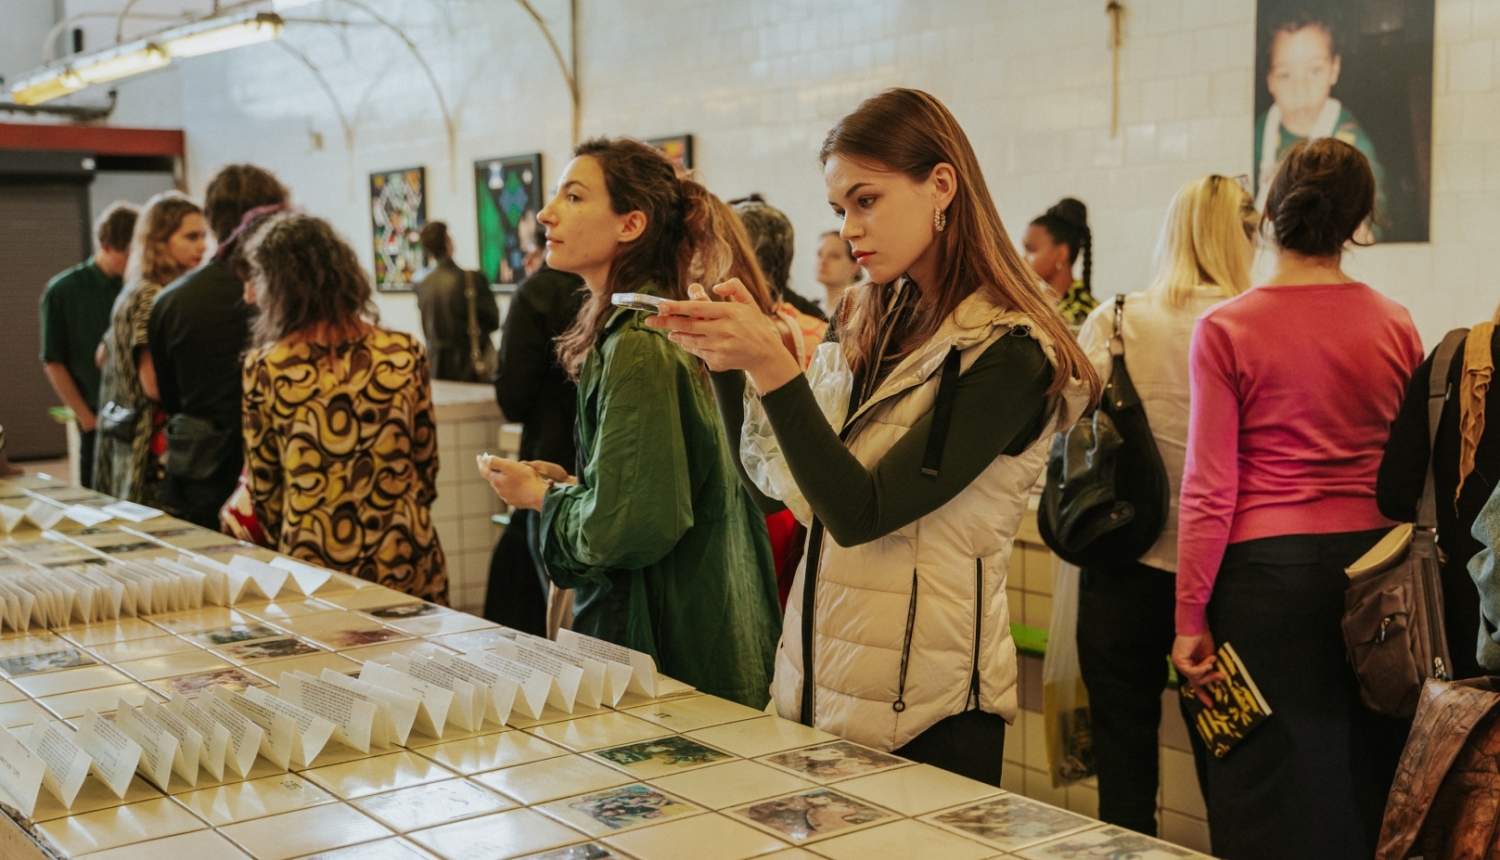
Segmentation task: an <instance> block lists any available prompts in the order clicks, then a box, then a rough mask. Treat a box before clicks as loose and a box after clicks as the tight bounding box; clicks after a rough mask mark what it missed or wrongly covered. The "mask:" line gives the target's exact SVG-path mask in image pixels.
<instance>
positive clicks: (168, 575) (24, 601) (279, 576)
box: [0, 552, 343, 631]
mask: <svg viewBox="0 0 1500 860" xmlns="http://www.w3.org/2000/svg"><path fill="white" fill-rule="evenodd" d="M336 577H342V575H341V574H335V573H334V572H333V571H331V570H325V569H323V568H320V567H315V566H313V565H309V564H304V563H302V562H299V561H295V560H293V559H290V558H286V557H284V556H278V557H276V558H275V559H272V560H271V561H270V562H269V563H267V562H263V561H260V560H258V559H255V558H251V557H250V556H247V555H235V556H233V557H231V558H230V560H229V562H228V563H227V564H224V563H221V562H217V561H214V560H213V559H209V558H204V557H202V556H198V555H194V554H192V553H188V552H182V553H179V555H178V557H177V559H176V560H175V561H174V560H171V559H166V558H153V559H146V560H131V561H125V560H120V559H109V560H107V561H105V562H104V563H103V564H87V565H74V566H72V567H53V568H36V567H31V566H28V565H22V564H17V565H8V566H6V567H3V568H0V631H4V630H16V631H26V630H29V629H31V628H32V627H46V628H55V627H65V626H67V625H70V624H91V623H94V622H102V621H115V620H118V619H119V618H121V617H134V616H137V615H153V614H159V613H164V612H177V611H180V610H184V609H200V608H202V607H203V605H204V604H211V605H214V606H232V605H234V604H236V603H240V602H244V601H250V600H273V599H275V598H276V597H277V596H278V595H281V594H283V593H295V594H298V595H302V596H311V595H312V594H313V593H314V592H317V591H319V590H321V589H325V588H327V587H329V586H330V582H332V581H333V580H335V578H336ZM339 585H341V586H342V585H343V583H339Z"/></svg>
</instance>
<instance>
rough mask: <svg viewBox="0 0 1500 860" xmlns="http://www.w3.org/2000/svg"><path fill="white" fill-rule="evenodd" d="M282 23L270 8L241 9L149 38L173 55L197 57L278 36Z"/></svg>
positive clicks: (279, 17) (284, 25)
mask: <svg viewBox="0 0 1500 860" xmlns="http://www.w3.org/2000/svg"><path fill="white" fill-rule="evenodd" d="M285 28H286V24H285V23H284V22H283V21H282V20H281V16H280V15H277V14H276V13H274V12H244V13H241V14H239V15H230V16H228V17H224V18H210V19H208V20H206V21H195V22H194V23H192V24H185V25H183V26H181V27H173V28H172V29H170V30H165V31H163V32H161V33H158V34H157V35H155V36H153V37H152V39H153V41H155V42H156V43H157V44H159V45H161V46H162V47H163V48H165V49H166V52H167V53H168V54H170V55H172V56H173V57H197V56H201V55H203V54H212V53H214V52H216V51H227V50H230V49H231V48H242V47H244V46H246V45H254V44H256V43H258V42H269V41H271V40H272V39H276V38H280V36H281V31H282V30H283V29H285Z"/></svg>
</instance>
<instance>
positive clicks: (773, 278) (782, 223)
mask: <svg viewBox="0 0 1500 860" xmlns="http://www.w3.org/2000/svg"><path fill="white" fill-rule="evenodd" d="M729 205H730V206H731V207H732V208H733V209H734V214H736V215H738V216H739V217H740V223H741V224H744V225H745V233H746V234H748V235H749V237H750V244H751V245H752V246H753V247H754V248H755V259H756V260H757V261H759V263H760V270H761V273H762V274H764V275H765V276H766V282H767V286H769V287H770V289H771V298H772V299H773V300H775V301H777V302H780V301H781V297H782V296H783V295H785V294H786V290H787V284H788V283H789V282H790V281H791V277H792V255H793V254H794V253H795V252H796V250H797V233H796V231H795V230H793V229H792V222H791V219H789V218H787V217H786V213H784V212H782V211H781V210H780V209H777V208H776V207H774V206H772V205H770V204H769V203H767V202H766V200H765V198H764V197H761V196H760V195H759V194H751V195H750V196H749V197H742V198H740V199H738V200H731V201H729Z"/></svg>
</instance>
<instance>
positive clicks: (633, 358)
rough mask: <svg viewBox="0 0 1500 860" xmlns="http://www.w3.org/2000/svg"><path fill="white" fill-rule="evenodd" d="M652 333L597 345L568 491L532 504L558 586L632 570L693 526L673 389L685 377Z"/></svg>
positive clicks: (629, 332)
mask: <svg viewBox="0 0 1500 860" xmlns="http://www.w3.org/2000/svg"><path fill="white" fill-rule="evenodd" d="M676 349H677V347H676V346H675V345H674V344H672V343H671V342H670V341H668V340H667V339H666V338H665V337H664V336H662V335H660V334H657V333H655V332H648V331H644V330H639V329H632V328H626V329H624V330H622V331H621V332H620V333H619V334H618V335H615V336H613V337H611V338H610V340H609V341H608V342H607V343H606V344H605V354H604V356H603V359H604V371H603V373H604V375H603V378H602V379H601V382H600V385H599V387H598V392H599V395H598V396H599V398H600V402H599V404H598V405H597V407H596V409H597V414H598V416H599V420H598V431H597V432H596V433H595V434H594V441H593V444H592V446H591V447H590V448H589V449H588V450H586V451H585V452H584V454H585V463H584V467H583V474H582V475H579V476H578V478H579V481H578V484H577V485H575V486H562V485H559V486H556V487H554V488H552V489H551V490H548V491H547V495H546V497H545V499H544V500H543V502H542V514H541V520H542V521H541V529H542V535H543V547H542V550H543V552H542V555H543V559H544V560H545V562H546V564H547V569H548V572H549V575H551V576H552V579H553V581H554V582H556V583H557V585H558V586H559V587H562V588H573V587H576V586H578V585H580V584H582V583H583V582H586V581H594V580H598V579H599V578H601V577H602V576H603V575H604V574H605V572H606V571H609V570H639V569H641V568H644V567H647V566H649V565H652V564H654V563H656V562H658V561H660V560H661V559H662V558H664V557H665V556H666V555H667V554H668V553H670V552H671V551H672V549H673V547H675V546H676V545H677V542H678V541H679V540H680V539H681V538H682V536H683V534H685V533H686V532H687V530H688V529H689V528H690V527H691V526H692V525H693V488H692V486H691V485H690V479H689V475H690V473H689V469H688V461H687V456H688V455H687V444H686V440H685V439H684V438H683V430H682V420H683V417H682V409H681V403H680V397H681V394H680V393H679V387H680V386H683V385H690V384H691V380H687V379H684V378H683V376H682V375H683V374H684V373H688V372H693V371H692V369H691V368H688V367H687V366H686V365H684V363H683V362H682V361H680V360H678V358H677V357H676V356H675V355H673V354H672V353H671V352H669V350H676Z"/></svg>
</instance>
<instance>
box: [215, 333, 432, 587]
mask: <svg viewBox="0 0 1500 860" xmlns="http://www.w3.org/2000/svg"><path fill="white" fill-rule="evenodd" d="M244 391H245V465H246V467H247V470H248V472H249V475H250V489H251V491H252V495H253V496H254V499H255V515H256V518H257V519H259V520H260V523H261V525H262V526H263V527H264V528H265V531H266V535H267V536H268V537H269V538H271V539H272V540H273V541H275V544H276V548H277V549H278V550H279V551H281V552H283V553H286V554H287V555H289V556H292V557H293V558H299V559H303V560H305V561H308V562H310V563H313V564H319V565H322V566H324V567H327V568H330V569H332V570H340V571H343V572H345V573H349V574H353V575H355V576H358V577H361V578H362V579H368V580H371V581H373V582H378V583H380V584H381V585H385V586H388V587H390V588H394V589H397V590H400V591H404V592H406V593H408V594H412V595H415V596H417V597H420V598H423V599H424V600H430V601H433V602H435V603H441V604H446V603H447V598H448V572H447V565H446V562H445V560H444V558H443V549H442V547H441V546H440V545H439V544H438V536H437V531H436V529H435V528H434V527H433V523H432V502H433V500H434V499H436V498H437V471H438V451H437V432H436V429H435V427H434V424H433V412H432V387H431V383H430V382H429V377H428V369H427V355H426V353H425V352H424V351H423V349H422V345H421V344H420V343H418V342H417V341H416V339H415V338H413V337H412V336H410V335H407V334H401V333H398V332H389V331H384V330H382V329H373V330H371V331H370V332H369V333H368V334H366V335H365V336H364V337H362V338H360V339H359V340H355V341H351V342H348V343H342V344H338V345H334V346H327V345H321V344H311V343H299V342H292V341H288V340H283V341H281V342H279V343H277V344H275V345H273V346H271V347H269V348H261V349H255V350H252V351H251V352H250V354H249V355H247V356H246V357H245V376H244Z"/></svg>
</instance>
